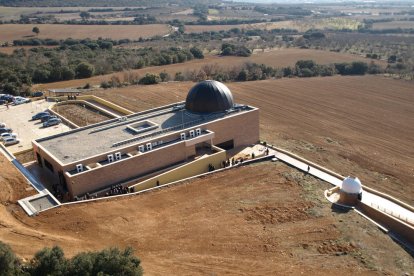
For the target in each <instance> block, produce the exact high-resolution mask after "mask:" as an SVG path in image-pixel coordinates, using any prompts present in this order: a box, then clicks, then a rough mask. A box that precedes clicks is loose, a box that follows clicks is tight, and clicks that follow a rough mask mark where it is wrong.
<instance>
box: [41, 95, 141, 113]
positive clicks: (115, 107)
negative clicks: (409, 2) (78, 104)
mask: <svg viewBox="0 0 414 276" xmlns="http://www.w3.org/2000/svg"><path fill="white" fill-rule="evenodd" d="M67 99H68V97H48V101H56V100H59V101H66V100H67ZM76 99H77V100H84V101H86V100H92V101H95V102H98V103H100V104H102V105H104V106H107V107H109V108H111V109H113V110H115V111H118V112H119V113H121V114H125V115H129V114H133V113H134V112H132V111H131V110H128V109H126V108H123V107H122V106H119V105H117V104H114V103H111V102H109V101H107V100H104V99H102V98H99V97H97V96H95V95H81V96H76Z"/></svg>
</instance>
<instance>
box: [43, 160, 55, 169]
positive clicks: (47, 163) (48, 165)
mask: <svg viewBox="0 0 414 276" xmlns="http://www.w3.org/2000/svg"><path fill="white" fill-rule="evenodd" d="M43 160H44V161H45V167H46V168H48V169H49V170H50V171H51V172H54V169H53V166H52V164H50V163H49V161H47V160H46V159H43Z"/></svg>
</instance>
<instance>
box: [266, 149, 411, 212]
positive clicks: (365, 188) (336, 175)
mask: <svg viewBox="0 0 414 276" xmlns="http://www.w3.org/2000/svg"><path fill="white" fill-rule="evenodd" d="M267 146H268V147H270V148H272V149H274V150H277V151H279V152H281V153H284V154H286V155H288V156H290V157H293V158H295V159H297V160H299V161H302V162H303V163H306V164H308V165H310V166H312V167H315V168H317V169H319V170H321V171H323V172H325V173H327V174H330V175H332V176H335V177H337V178H339V179H341V180H343V179H345V177H344V176H343V175H340V174H338V173H336V172H333V171H331V170H328V169H327V168H324V167H322V166H320V165H318V164H315V163H313V162H311V161H309V160H307V159H305V158H303V157H300V156H298V155H296V154H294V153H292V152H289V151H287V150H284V149H281V148H278V147H275V146H273V145H267ZM362 188H363V189H364V190H365V191H368V192H370V193H372V194H374V195H377V196H380V197H383V198H385V199H388V200H389V201H391V202H394V203H395V204H398V205H400V206H401V207H404V208H405V209H407V210H410V211H411V212H414V207H413V206H411V205H409V204H407V203H405V202H402V201H401V200H399V199H396V198H395V197H392V196H390V195H387V194H384V193H381V192H379V191H377V190H375V189H372V188H370V187H367V186H365V185H362Z"/></svg>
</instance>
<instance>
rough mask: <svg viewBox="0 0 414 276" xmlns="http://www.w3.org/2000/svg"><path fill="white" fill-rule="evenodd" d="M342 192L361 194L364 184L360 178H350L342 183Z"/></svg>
mask: <svg viewBox="0 0 414 276" xmlns="http://www.w3.org/2000/svg"><path fill="white" fill-rule="evenodd" d="M341 190H342V191H344V192H345V193H348V194H359V193H361V192H362V184H361V181H360V180H359V179H358V177H355V178H354V177H351V176H348V177H347V178H345V179H344V181H342V186H341Z"/></svg>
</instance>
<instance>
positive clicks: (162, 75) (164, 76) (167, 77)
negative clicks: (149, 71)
mask: <svg viewBox="0 0 414 276" xmlns="http://www.w3.org/2000/svg"><path fill="white" fill-rule="evenodd" d="M160 79H161V81H162V82H165V81H169V80H170V75H169V74H168V73H167V72H161V73H160Z"/></svg>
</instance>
